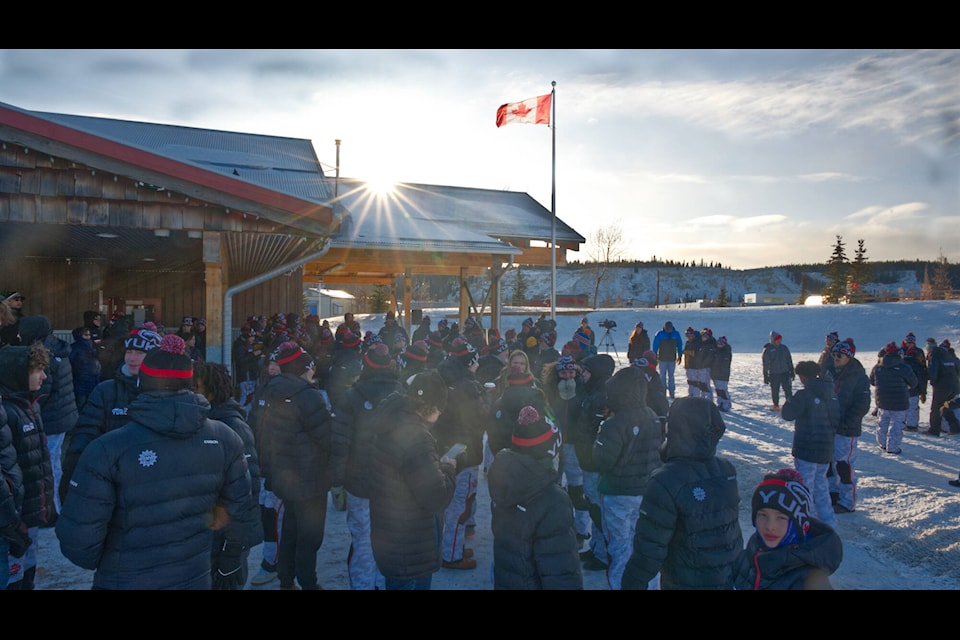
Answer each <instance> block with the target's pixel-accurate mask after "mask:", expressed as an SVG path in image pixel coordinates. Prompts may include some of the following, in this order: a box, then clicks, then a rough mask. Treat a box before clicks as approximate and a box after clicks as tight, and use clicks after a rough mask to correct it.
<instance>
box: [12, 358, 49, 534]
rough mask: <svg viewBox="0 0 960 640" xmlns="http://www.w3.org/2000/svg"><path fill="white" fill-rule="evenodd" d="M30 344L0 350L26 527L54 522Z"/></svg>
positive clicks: (46, 450) (46, 453)
mask: <svg viewBox="0 0 960 640" xmlns="http://www.w3.org/2000/svg"><path fill="white" fill-rule="evenodd" d="M29 352H30V347H29V346H27V345H23V346H16V347H14V346H10V347H3V348H2V349H0V396H2V398H3V400H2V402H3V408H4V410H5V412H6V414H7V425H8V426H9V427H10V436H11V439H12V441H13V447H14V449H15V450H16V452H17V464H18V465H19V466H20V471H21V473H22V474H23V504H22V506H21V512H20V517H21V519H22V520H23V521H24V523H26V525H27V526H28V527H39V526H42V525H45V524H47V523H49V522H52V521H53V515H54V513H55V512H56V507H55V505H54V501H53V466H52V464H51V462H50V450H49V449H48V448H47V436H46V433H44V431H43V418H42V417H41V415H40V404H39V403H38V401H37V394H36V393H34V392H31V391H30V384H29V364H28V363H29Z"/></svg>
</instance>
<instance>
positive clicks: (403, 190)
mask: <svg viewBox="0 0 960 640" xmlns="http://www.w3.org/2000/svg"><path fill="white" fill-rule="evenodd" d="M338 194H339V195H338V198H337V203H338V205H340V206H342V207H343V208H344V209H345V210H347V211H348V212H349V213H348V214H347V215H345V216H344V219H343V224H342V225H341V227H340V229H339V231H338V232H337V233H336V234H334V236H333V237H332V246H334V247H347V246H353V247H356V246H361V245H363V246H367V247H379V248H405V249H415V250H427V251H461V252H462V251H465V250H468V248H469V251H477V252H487V253H495V254H517V253H520V252H519V251H518V250H517V248H516V247H514V246H513V245H510V244H509V243H507V242H503V241H500V240H498V239H497V238H499V237H509V238H521V239H528V240H540V241H546V240H549V239H550V237H551V224H552V214H551V212H550V211H549V210H547V209H546V208H544V207H543V206H542V205H540V203H538V202H537V201H536V200H534V199H533V198H532V197H530V196H529V195H528V194H526V193H519V192H512V191H493V190H489V189H472V188H467V187H448V186H439V185H425V184H411V183H401V184H397V185H395V186H394V190H393V193H390V194H386V195H385V194H378V193H374V192H373V191H370V190H368V189H366V183H365V182H364V181H361V180H356V179H341V181H340V185H339V186H338ZM556 234H557V241H558V242H573V243H582V242H584V241H585V239H584V238H583V236H581V235H580V234H579V233H577V232H576V231H574V230H573V229H572V228H570V227H569V226H568V225H566V224H565V223H563V221H561V220H559V219H558V220H557V230H556Z"/></svg>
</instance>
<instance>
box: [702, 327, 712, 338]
mask: <svg viewBox="0 0 960 640" xmlns="http://www.w3.org/2000/svg"><path fill="white" fill-rule="evenodd" d="M703 336H707V337H708V338H712V337H713V329H711V328H710V327H704V328H703V329H701V330H700V337H701V338H702V337H703Z"/></svg>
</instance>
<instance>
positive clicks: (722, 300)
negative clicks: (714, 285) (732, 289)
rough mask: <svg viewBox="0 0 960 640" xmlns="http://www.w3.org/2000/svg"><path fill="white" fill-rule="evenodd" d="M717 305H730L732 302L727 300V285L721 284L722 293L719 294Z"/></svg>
mask: <svg viewBox="0 0 960 640" xmlns="http://www.w3.org/2000/svg"><path fill="white" fill-rule="evenodd" d="M717 306H718V307H729V306H730V303H729V301H727V286H726V285H721V286H720V295H718V296H717Z"/></svg>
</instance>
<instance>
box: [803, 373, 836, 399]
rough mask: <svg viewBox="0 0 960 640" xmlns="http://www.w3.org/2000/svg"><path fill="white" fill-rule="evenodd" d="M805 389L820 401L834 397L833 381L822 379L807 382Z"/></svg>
mask: <svg viewBox="0 0 960 640" xmlns="http://www.w3.org/2000/svg"><path fill="white" fill-rule="evenodd" d="M807 389H808V390H809V391H810V393H812V394H813V395H814V396H815V397H817V398H820V399H821V400H829V399H830V398H831V397H832V396H833V395H834V392H833V380H824V379H822V378H817V379H816V380H808V381H807Z"/></svg>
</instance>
